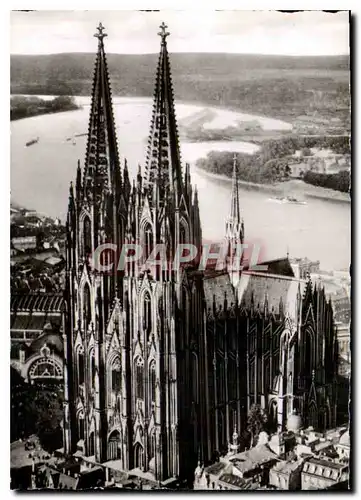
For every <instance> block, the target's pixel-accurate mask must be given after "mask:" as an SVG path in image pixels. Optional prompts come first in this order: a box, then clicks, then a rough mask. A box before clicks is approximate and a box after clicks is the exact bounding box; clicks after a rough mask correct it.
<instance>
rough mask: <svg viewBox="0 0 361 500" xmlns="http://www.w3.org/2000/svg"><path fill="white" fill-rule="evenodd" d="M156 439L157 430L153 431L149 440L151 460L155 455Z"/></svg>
mask: <svg viewBox="0 0 361 500" xmlns="http://www.w3.org/2000/svg"><path fill="white" fill-rule="evenodd" d="M155 443H156V441H155V432H152V434H151V436H150V440H149V460H150V459H152V458H153V457H155V451H156V449H155V448H156V444H155Z"/></svg>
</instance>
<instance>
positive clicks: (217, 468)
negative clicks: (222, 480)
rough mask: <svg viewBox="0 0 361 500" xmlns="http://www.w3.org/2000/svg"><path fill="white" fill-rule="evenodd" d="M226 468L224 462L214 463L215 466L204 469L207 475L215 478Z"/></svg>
mask: <svg viewBox="0 0 361 500" xmlns="http://www.w3.org/2000/svg"><path fill="white" fill-rule="evenodd" d="M227 466H228V464H226V463H224V462H216V463H215V464H212V465H209V466H208V467H206V468H205V472H206V473H207V474H213V475H214V476H217V474H219V473H220V472H221V471H222V470H223V469H225V468H226V467H227Z"/></svg>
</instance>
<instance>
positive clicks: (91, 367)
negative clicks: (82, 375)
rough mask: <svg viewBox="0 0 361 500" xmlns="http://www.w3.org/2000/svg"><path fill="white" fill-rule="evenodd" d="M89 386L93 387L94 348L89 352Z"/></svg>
mask: <svg viewBox="0 0 361 500" xmlns="http://www.w3.org/2000/svg"><path fill="white" fill-rule="evenodd" d="M90 387H91V388H92V389H95V353H94V350H92V351H91V353H90Z"/></svg>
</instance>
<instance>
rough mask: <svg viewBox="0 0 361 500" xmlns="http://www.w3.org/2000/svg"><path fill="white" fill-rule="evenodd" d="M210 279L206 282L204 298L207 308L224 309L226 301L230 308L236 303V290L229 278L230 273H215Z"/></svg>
mask: <svg viewBox="0 0 361 500" xmlns="http://www.w3.org/2000/svg"><path fill="white" fill-rule="evenodd" d="M208 276H209V277H208V278H206V279H205V280H204V286H203V288H204V296H205V300H206V307H207V310H208V309H213V305H215V307H216V309H219V308H221V307H222V309H223V307H224V301H225V299H226V300H227V307H228V308H230V307H231V305H232V304H234V303H235V301H236V297H235V293H234V288H233V285H232V283H231V280H230V278H229V274H228V273H224V272H223V273H219V274H218V273H216V272H215V273H214V274H211V275H208Z"/></svg>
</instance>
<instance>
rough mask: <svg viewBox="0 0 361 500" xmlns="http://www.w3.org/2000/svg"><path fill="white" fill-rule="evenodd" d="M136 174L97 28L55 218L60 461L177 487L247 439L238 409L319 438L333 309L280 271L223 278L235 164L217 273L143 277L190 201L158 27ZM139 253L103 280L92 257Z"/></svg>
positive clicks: (190, 212)
mask: <svg viewBox="0 0 361 500" xmlns="http://www.w3.org/2000/svg"><path fill="white" fill-rule="evenodd" d="M160 28H161V29H160V33H159V35H160V41H161V44H160V54H159V60H158V67H157V69H156V81H155V88H154V104H153V112H152V119H151V123H150V132H149V140H148V148H147V153H146V158H145V162H144V167H143V168H139V171H138V174H137V177H136V179H134V180H133V181H131V179H130V178H129V173H128V167H127V162H126V160H125V161H124V162H122V163H121V162H120V159H119V153H118V146H117V138H116V126H115V123H114V116H113V110H112V96H111V89H110V83H109V74H108V69H107V60H106V55H105V50H104V38H105V37H106V34H105V33H104V28H103V26H102V25H101V24H100V25H99V27H98V28H97V29H98V33H97V34H96V35H95V36H96V37H97V39H98V51H97V55H96V62H95V70H94V77H93V87H92V96H91V106H90V117H89V129H88V136H87V147H86V152H85V160H84V165H83V166H81V164H80V162H78V168H77V175H76V181H75V185H73V184H71V185H70V193H69V207H68V216H67V223H66V227H67V250H66V262H67V265H66V290H65V303H66V308H65V335H64V339H65V345H64V385H65V402H64V451H65V453H66V454H69V455H70V454H73V453H77V455H78V456H79V455H80V456H83V457H92V459H93V461H95V462H96V463H98V464H105V465H106V464H107V462H112V463H115V462H116V463H117V464H118V466H119V468H120V469H121V470H123V471H130V470H132V471H133V472H134V473H135V474H136V473H137V472H138V473H139V474H142V473H150V474H152V475H153V476H154V478H155V479H156V480H158V481H164V480H167V479H170V478H187V477H189V476H190V475H192V474H193V471H194V467H195V464H196V462H197V459H200V460H202V461H203V462H207V461H209V460H210V459H211V456H212V454H213V453H214V452H215V451H219V452H221V451H222V450H223V449H224V448H225V447H227V444H228V443H229V442H230V441H231V439H232V435H233V433H234V430H235V429H237V431H238V433H240V432H241V431H242V430H244V429H245V428H246V421H247V413H248V411H249V409H250V407H251V405H252V404H254V403H258V404H260V405H261V406H262V407H263V408H265V409H266V410H267V411H268V413H269V415H270V418H271V420H272V423H273V425H274V426H275V428H276V429H279V430H283V429H284V428H285V426H286V422H287V418H288V416H289V415H290V414H292V413H294V412H297V413H298V414H299V415H300V416H301V417H302V419H303V421H304V424H305V425H306V424H307V425H312V426H314V427H315V428H322V429H324V428H328V427H331V426H333V425H334V423H335V418H336V403H337V394H336V390H335V387H336V385H335V384H336V382H335V381H336V371H337V363H336V356H337V349H336V335H335V331H334V326H333V316H332V306H331V304H330V302H329V301H327V300H326V297H325V294H324V291H323V290H322V289H320V287H313V285H312V283H311V281H310V279H307V280H298V279H296V278H295V277H294V275H293V272H292V269H291V267H290V265H289V263H288V261H287V259H280V261H274V262H269V263H268V271H267V272H261V271H253V270H252V269H247V266H244V269H243V270H242V271H237V270H236V271H235V270H234V267H233V266H232V265H231V264H232V260H233V259H234V258H235V257H234V252H233V249H234V246H235V245H237V244H239V243H243V241H244V233H245V229H244V224H243V220H242V218H241V210H240V200H239V194H238V180H237V162H236V159H235V161H234V169H233V181H232V195H231V206H230V215H229V217H228V218H227V220H226V221H225V241H226V242H227V245H228V249H229V252H228V256H229V259H227V262H228V263H227V264H225V266H224V268H223V269H222V270H215V269H213V268H212V269H206V270H204V271H202V270H199V267H197V265H196V262H190V263H188V264H186V265H183V266H181V265H179V266H173V267H172V266H165V267H162V268H158V267H155V268H154V269H153V268H152V269H148V268H147V267H146V266H144V264H145V262H146V260H147V258H148V257H149V256H150V254H151V252H152V250H153V248H154V247H155V245H157V244H162V245H165V246H166V248H167V259H168V258H169V259H170V260H172V261H173V259H174V257H175V256H176V254H177V252H176V249H177V247H178V245H179V244H182V243H190V244H193V245H194V246H195V247H197V248H201V245H202V229H201V220H200V214H199V204H198V193H197V190H196V189H194V188H193V186H192V183H191V175H190V167H189V165H185V167H184V168H183V166H182V163H181V158H180V148H179V139H178V132H177V123H176V117H175V106H174V96H173V88H172V78H171V67H170V60H169V54H168V50H167V37H168V35H169V33H168V32H167V31H166V28H167V27H166V26H165V25H164V23H163V24H162V25H161V27H160ZM107 243H112V244H115V245H116V246H117V248H122V246H123V245H124V244H138V245H140V246H141V247H142V248H143V249H144V251H143V256H142V259H141V260H139V261H136V262H130V263H128V264H127V265H126V266H125V268H124V269H122V270H118V269H117V266H116V265H114V266H113V269H112V271H110V272H102V271H99V270H97V269H96V268H95V267H94V265H93V260H92V256H93V254H94V251H95V250H96V249H97V248H98V247H99V246H100V245H103V244H107Z"/></svg>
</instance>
